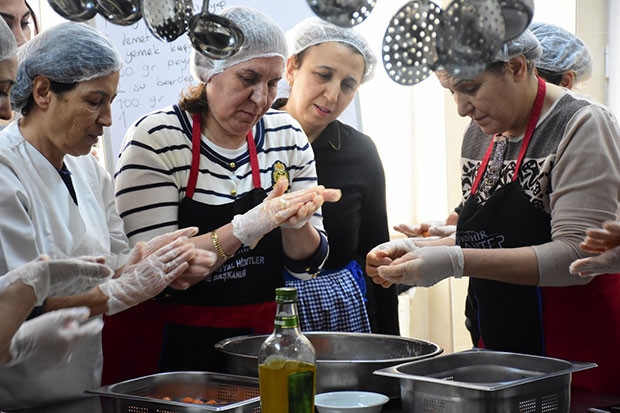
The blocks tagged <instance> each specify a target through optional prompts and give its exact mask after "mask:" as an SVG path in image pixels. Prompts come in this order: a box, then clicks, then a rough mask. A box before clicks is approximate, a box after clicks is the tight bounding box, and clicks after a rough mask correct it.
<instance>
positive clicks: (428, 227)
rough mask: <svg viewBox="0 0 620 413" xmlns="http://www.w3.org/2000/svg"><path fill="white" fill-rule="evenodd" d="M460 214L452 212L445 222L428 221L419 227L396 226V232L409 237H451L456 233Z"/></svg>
mask: <svg viewBox="0 0 620 413" xmlns="http://www.w3.org/2000/svg"><path fill="white" fill-rule="evenodd" d="M457 220H458V214H457V213H456V212H451V213H450V215H448V218H447V219H446V220H445V221H428V222H422V223H420V224H418V225H414V226H411V225H408V224H399V225H395V226H394V230H396V231H398V232H400V233H403V234H405V235H406V236H408V237H431V236H432V237H441V238H444V237H449V236H451V235H452V234H454V233H455V232H456V221H457Z"/></svg>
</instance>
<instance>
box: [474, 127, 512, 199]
mask: <svg viewBox="0 0 620 413" xmlns="http://www.w3.org/2000/svg"><path fill="white" fill-rule="evenodd" d="M507 147H508V141H507V140H506V137H505V136H501V135H497V136H496V137H495V148H493V156H492V157H491V161H490V162H489V166H488V167H487V170H486V171H485V174H484V179H483V180H482V185H481V188H480V189H481V190H482V191H483V192H484V193H485V194H486V195H487V196H488V195H490V193H491V191H492V190H494V189H495V187H496V186H497V183H498V182H499V177H500V176H501V172H502V165H503V164H504V156H505V155H506V148H507Z"/></svg>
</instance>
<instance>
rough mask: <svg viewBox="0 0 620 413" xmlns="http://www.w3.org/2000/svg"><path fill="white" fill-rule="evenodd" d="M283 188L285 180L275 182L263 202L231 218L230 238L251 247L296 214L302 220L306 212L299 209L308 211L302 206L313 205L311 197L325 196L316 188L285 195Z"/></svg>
mask: <svg viewBox="0 0 620 413" xmlns="http://www.w3.org/2000/svg"><path fill="white" fill-rule="evenodd" d="M287 188H288V180H287V179H280V180H278V182H277V183H276V185H275V187H274V189H273V191H272V192H271V194H269V196H268V197H267V198H265V199H264V200H263V202H261V203H260V204H259V205H257V206H255V207H254V208H252V209H250V210H249V211H248V212H246V213H245V214H242V215H235V217H234V218H233V220H232V230H233V235H234V236H235V237H236V238H237V239H238V240H239V241H241V242H242V243H243V244H244V245H247V246H250V247H254V246H255V245H256V244H257V243H258V241H259V240H260V239H261V238H262V237H263V235H265V234H268V233H269V232H271V231H273V230H274V229H275V228H277V227H279V226H280V225H282V224H284V223H286V222H287V221H288V220H289V219H291V218H293V217H294V216H295V215H296V214H298V213H300V210H301V214H302V215H303V216H304V217H305V216H306V215H307V209H302V208H303V207H304V206H305V207H306V208H310V209H311V208H312V207H308V206H307V205H306V204H307V203H310V204H312V205H313V204H314V202H315V201H316V200H315V197H316V196H317V195H321V194H322V193H323V192H325V188H324V187H322V186H316V187H313V188H306V189H301V190H299V191H295V192H291V193H288V194H285V192H286V189H287ZM332 196H333V195H332ZM304 211H305V212H304ZM308 219H309V218H308ZM298 223H299V222H297V221H295V222H294V224H298ZM289 224H291V225H292V223H289Z"/></svg>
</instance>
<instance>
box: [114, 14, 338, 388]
mask: <svg viewBox="0 0 620 413" xmlns="http://www.w3.org/2000/svg"><path fill="white" fill-rule="evenodd" d="M220 16H221V17H223V18H226V19H229V20H230V21H232V22H233V23H234V24H236V25H237V26H239V28H240V29H241V30H242V31H243V33H244V35H245V43H244V45H243V47H242V48H241V50H240V51H239V52H238V53H237V54H235V55H233V56H232V57H230V58H227V59H225V60H214V59H211V58H208V57H206V56H204V55H202V54H200V53H199V52H197V51H196V50H193V51H192V55H191V65H192V72H193V74H194V77H195V79H196V80H197V81H198V82H199V84H198V85H197V86H195V87H190V88H189V89H188V90H187V91H185V93H184V94H183V96H182V97H181V101H180V103H179V104H177V105H172V106H169V107H166V108H164V109H161V110H158V111H155V112H152V113H149V114H147V115H146V116H144V117H143V118H141V119H139V120H138V121H137V122H136V123H135V124H134V125H133V126H131V127H130V128H129V130H128V131H127V134H126V136H125V140H124V142H123V144H122V147H121V154H120V157H119V162H118V165H117V172H116V180H115V183H116V193H117V197H116V203H117V207H118V210H119V213H120V214H121V216H122V217H123V220H124V222H125V229H126V230H127V234H128V236H129V239H130V242H137V241H140V240H142V239H148V238H150V237H152V236H153V235H156V234H160V233H162V232H165V231H170V230H172V229H176V228H179V227H180V228H183V227H185V226H188V225H196V226H199V227H200V233H199V235H197V236H196V237H194V238H193V239H192V241H193V242H194V243H195V244H196V246H197V247H198V248H200V249H205V250H209V251H213V252H216V253H217V257H218V261H217V264H216V265H217V266H219V268H218V269H217V270H215V271H214V272H213V273H212V275H210V276H209V277H207V278H206V279H204V280H201V281H200V282H198V283H196V284H195V285H194V286H193V287H191V288H190V289H188V290H187V291H175V290H173V289H168V290H167V291H165V293H164V294H161V295H160V296H159V297H158V298H157V300H155V301H150V302H148V303H144V304H143V305H141V306H138V307H136V308H135V309H133V310H132V311H130V312H129V313H125V314H119V315H118V316H116V317H111V318H109V319H107V320H106V325H105V327H104V340H105V341H104V348H105V354H106V357H107V356H108V355H110V354H113V355H114V356H113V358H114V360H115V364H114V365H110V364H107V361H106V366H105V373H104V376H105V377H104V378H105V380H109V381H116V380H118V379H120V378H127V377H132V376H137V375H143V374H149V373H153V372H154V371H155V369H156V367H157V363H158V360H159V369H160V370H179V369H192V370H201V369H202V370H217V369H219V368H220V367H219V366H218V362H219V361H220V360H221V354H219V353H218V352H217V351H216V350H215V349H214V348H213V345H214V343H215V342H217V341H218V340H219V339H223V338H227V337H231V336H236V335H241V334H249V333H270V332H271V331H272V330H273V321H274V317H275V302H274V296H275V288H276V287H278V286H282V285H284V280H283V275H282V273H283V269H284V268H285V267H286V268H287V269H288V270H289V271H290V272H291V273H292V274H294V275H295V276H297V277H299V278H302V279H307V278H310V277H312V276H314V274H317V273H318V272H319V271H320V269H321V267H322V265H323V263H324V261H325V259H326V256H327V252H328V246H327V239H326V236H325V234H324V230H323V224H322V219H321V216H320V210H319V208H320V206H321V205H322V203H323V202H324V201H325V200H327V201H334V200H337V199H338V197H339V191H337V190H330V189H325V188H323V187H320V186H316V184H317V177H316V169H315V165H314V158H313V154H312V149H311V147H310V145H309V143H308V139H307V138H306V136H305V135H304V133H303V131H302V130H301V128H300V126H299V124H298V123H297V122H295V121H294V120H293V119H292V118H291V116H290V115H288V114H287V113H284V112H278V111H269V109H270V106H271V104H272V102H273V100H274V98H275V96H276V89H277V84H278V81H279V80H280V79H281V78H282V74H283V71H284V61H285V56H286V40H285V37H284V33H283V32H282V30H281V29H280V27H279V26H278V25H277V24H276V23H275V22H274V21H273V20H272V19H271V18H270V17H268V16H266V15H264V14H263V13H261V12H259V11H258V10H255V9H252V8H248V7H228V8H225V9H224V10H222V12H221V14H220ZM288 185H290V190H291V191H293V192H290V193H286V194H284V192H285V191H286V189H287V186H288ZM267 194H269V196H268V197H267V198H265V196H266V195H267ZM282 194H284V195H282ZM162 333H163V334H162ZM128 334H132V335H133V336H132V337H136V336H140V337H141V338H142V340H141V341H140V343H133V345H132V346H133V347H134V348H135V349H136V353H135V354H133V353H130V352H128V351H127V350H128V349H127V348H126V338H127V336H128ZM160 348H161V349H162V352H161V354H160ZM138 359H139V362H140V364H138V363H137V362H136V361H137V360H138ZM107 360H109V358H108V359H107ZM108 373H109V375H108Z"/></svg>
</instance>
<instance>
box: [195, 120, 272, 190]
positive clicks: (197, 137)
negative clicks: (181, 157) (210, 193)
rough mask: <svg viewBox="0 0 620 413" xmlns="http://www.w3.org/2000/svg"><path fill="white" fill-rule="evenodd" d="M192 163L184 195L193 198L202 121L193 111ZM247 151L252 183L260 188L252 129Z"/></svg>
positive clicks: (248, 136)
mask: <svg viewBox="0 0 620 413" xmlns="http://www.w3.org/2000/svg"><path fill="white" fill-rule="evenodd" d="M192 121H193V124H192V165H191V168H190V171H189V179H188V180H187V188H186V189H185V196H186V197H187V198H193V196H194V191H195V190H196V182H197V181H198V170H199V169H200V135H201V134H202V121H201V118H200V113H194V114H193V116H192ZM246 140H247V142H248V151H249V152H250V166H251V167H252V183H253V184H254V188H260V187H261V184H260V168H259V167H258V155H257V154H256V144H255V143H254V135H253V134H252V130H251V129H250V131H249V132H248V134H247V137H246Z"/></svg>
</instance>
